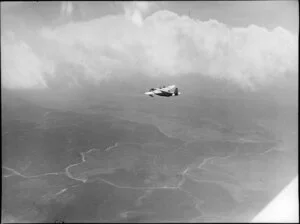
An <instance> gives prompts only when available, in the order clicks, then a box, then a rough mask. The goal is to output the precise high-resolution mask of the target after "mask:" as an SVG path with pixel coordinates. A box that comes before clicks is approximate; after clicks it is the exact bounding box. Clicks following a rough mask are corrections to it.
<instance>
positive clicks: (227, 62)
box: [1, 3, 298, 88]
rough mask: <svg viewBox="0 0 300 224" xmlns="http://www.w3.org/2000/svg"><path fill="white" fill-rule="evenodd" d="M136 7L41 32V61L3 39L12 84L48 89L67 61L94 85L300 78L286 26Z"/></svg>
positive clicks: (295, 43)
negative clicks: (116, 79)
mask: <svg viewBox="0 0 300 224" xmlns="http://www.w3.org/2000/svg"><path fill="white" fill-rule="evenodd" d="M130 4H132V5H126V7H125V11H126V10H127V14H126V13H125V16H124V15H115V16H112V15H110V16H106V17H103V18H99V19H94V20H91V21H88V22H78V23H73V22H72V23H69V24H66V25H63V26H59V27H56V28H54V29H50V28H46V27H45V28H44V29H42V30H40V31H38V33H37V35H38V36H39V38H41V40H42V41H44V42H45V49H43V51H44V54H43V57H42V58H41V57H40V55H36V54H37V53H34V52H35V51H32V50H31V48H32V49H34V48H35V46H34V45H32V46H30V47H29V46H28V47H24V44H23V45H22V44H20V43H17V42H16V41H13V44H12V43H9V42H8V41H2V43H1V45H2V46H3V47H4V50H3V57H2V60H4V61H3V63H2V65H4V67H5V70H4V72H2V76H3V79H4V81H5V82H4V84H5V86H6V87H16V88H19V87H21V86H22V87H31V86H34V85H36V84H37V83H39V84H40V85H44V84H43V77H44V76H45V74H48V73H50V74H51V73H52V72H53V67H54V68H56V67H57V66H58V65H59V64H61V63H65V62H67V63H69V64H74V65H77V66H81V67H83V68H84V71H85V73H84V74H82V76H84V77H85V78H86V79H90V80H94V81H95V80H98V81H99V80H102V79H104V78H107V76H108V75H116V74H118V75H124V76H126V74H132V73H142V74H145V75H150V76H155V75H166V76H176V75H186V74H188V73H197V74H199V75H206V76H210V77H213V78H217V79H227V80H231V81H233V82H235V83H237V84H239V85H240V86H243V87H255V86H257V85H266V84H268V83H270V82H272V81H273V80H276V79H278V78H282V77H284V75H285V74H286V73H288V72H295V73H296V74H297V73H298V64H297V63H298V39H297V38H298V37H297V36H293V35H292V34H291V33H289V32H288V31H286V30H284V29H282V28H276V29H274V30H271V31H270V30H266V29H264V28H262V27H258V26H255V25H251V26H249V27H245V28H230V27H227V26H226V25H225V24H221V23H219V22H218V21H215V20H210V21H205V22H203V21H199V20H193V19H191V18H189V17H187V16H178V15H177V14H175V13H173V12H170V11H158V12H155V13H153V14H152V15H150V16H148V17H146V18H145V17H144V16H143V15H146V14H147V13H149V8H150V6H149V5H148V3H138V4H137V3H135V5H133V3H130ZM136 4H137V5H136ZM129 15H130V16H129ZM126 18H127V19H126ZM128 18H130V19H129V20H128ZM136 25H139V26H136ZM46 41H47V42H46ZM53 49H55V50H53ZM46 59H47V60H46ZM27 61H28V62H27ZM29 61H30V62H29ZM29 63H30V66H28V64H29ZM29 67H30V69H29ZM50 68H51V69H52V70H51V69H50ZM49 70H51V71H52V72H51V71H49ZM54 74H55V75H57V76H59V75H60V74H59V73H55V72H54ZM25 77H26V78H25ZM23 82H24V83H23ZM22 83H23V84H22Z"/></svg>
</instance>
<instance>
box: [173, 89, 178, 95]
mask: <svg viewBox="0 0 300 224" xmlns="http://www.w3.org/2000/svg"><path fill="white" fill-rule="evenodd" d="M174 95H175V96H178V88H177V87H176V88H175V90H174Z"/></svg>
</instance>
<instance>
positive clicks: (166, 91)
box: [145, 85, 180, 97]
mask: <svg viewBox="0 0 300 224" xmlns="http://www.w3.org/2000/svg"><path fill="white" fill-rule="evenodd" d="M145 95H148V96H151V97H154V95H157V96H164V97H170V96H178V95H180V92H179V91H178V88H177V87H176V86H175V85H170V86H167V87H166V86H162V87H159V88H151V89H150V90H149V91H148V92H145Z"/></svg>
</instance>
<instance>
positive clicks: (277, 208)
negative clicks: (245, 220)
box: [252, 176, 299, 223]
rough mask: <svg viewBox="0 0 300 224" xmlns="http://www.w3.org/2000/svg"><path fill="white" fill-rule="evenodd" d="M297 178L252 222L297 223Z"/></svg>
mask: <svg viewBox="0 0 300 224" xmlns="http://www.w3.org/2000/svg"><path fill="white" fill-rule="evenodd" d="M298 211H299V202H298V176H297V177H295V178H294V179H293V181H292V182H291V183H290V184H289V185H288V186H286V187H285V188H284V189H283V190H282V191H281V192H280V193H279V194H278V195H277V196H276V197H275V198H274V199H273V200H272V201H271V202H270V203H269V204H268V205H267V206H266V207H265V208H264V209H263V210H262V211H261V212H260V213H259V214H258V215H257V216H256V217H255V218H254V219H253V220H252V222H255V223H256V222H269V223H271V222H279V223H281V222H282V223H284V222H285V223H286V222H289V223H291V222H292V223H299V213H298Z"/></svg>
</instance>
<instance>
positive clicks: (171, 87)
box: [160, 85, 176, 92]
mask: <svg viewBox="0 0 300 224" xmlns="http://www.w3.org/2000/svg"><path fill="white" fill-rule="evenodd" d="M175 87H176V86H175V85H170V86H167V87H165V88H161V89H160V90H161V91H162V92H169V91H170V90H172V89H174V88H175Z"/></svg>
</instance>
